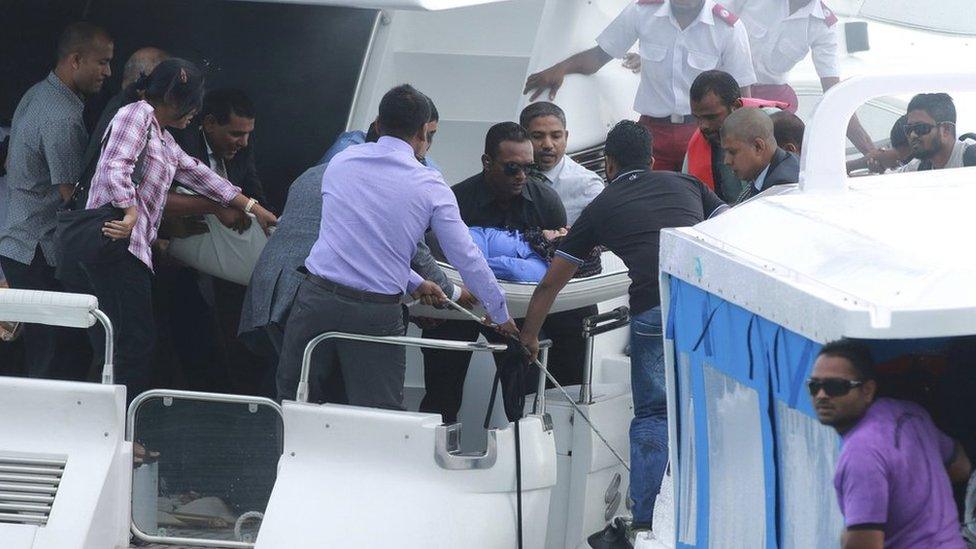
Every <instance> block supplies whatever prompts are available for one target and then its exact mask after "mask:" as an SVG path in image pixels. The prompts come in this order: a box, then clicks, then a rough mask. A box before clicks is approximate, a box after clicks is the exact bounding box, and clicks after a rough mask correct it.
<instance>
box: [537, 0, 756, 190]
mask: <svg viewBox="0 0 976 549" xmlns="http://www.w3.org/2000/svg"><path fill="white" fill-rule="evenodd" d="M596 42H597V46H595V47H593V48H590V49H588V50H586V51H584V52H581V53H577V54H576V55H573V56H572V57H569V58H567V59H565V60H563V61H560V62H559V63H556V64H555V65H553V66H552V67H549V68H548V69H546V70H544V71H541V72H537V73H535V74H532V75H530V76H529V78H528V80H527V81H526V83H525V89H524V93H529V92H532V91H534V93H533V94H532V97H531V98H532V99H533V100H534V99H535V98H536V97H538V96H539V95H541V94H542V92H543V91H545V90H547V89H548V90H550V91H549V99H550V100H551V99H554V98H555V96H556V92H557V91H558V90H559V88H560V86H562V83H563V79H564V78H565V77H566V75H569V74H593V73H595V72H596V71H598V70H600V68H601V67H603V66H604V65H606V64H607V62H608V61H610V59H612V58H614V57H616V58H618V59H622V58H624V57H625V56H626V55H627V52H628V50H629V49H630V47H631V46H633V45H634V42H639V46H638V49H639V51H640V58H641V67H640V73H641V82H640V87H638V88H637V98H636V99H635V101H634V110H636V111H637V112H639V113H640V114H641V117H640V120H639V122H640V123H641V124H642V125H644V126H645V127H646V128H647V129H648V130H650V131H651V133H653V134H654V148H655V150H654V157H655V160H654V169H655V170H671V171H680V170H681V163H682V160H683V159H684V156H685V151H686V150H687V148H688V141H689V140H690V139H691V136H692V134H693V133H694V131H695V119H694V117H692V115H691V105H690V104H689V98H688V90H689V89H690V88H691V83H692V81H693V80H694V79H695V77H696V76H698V75H699V74H701V73H702V72H704V71H707V70H710V69H720V70H723V71H726V72H728V73H729V74H731V75H732V77H733V78H735V80H736V81H737V82H738V83H739V85H740V86H742V88H743V90H742V95H743V96H746V97H748V96H749V95H750V93H749V86H750V85H751V84H753V83H755V81H756V73H755V71H754V69H753V66H752V56H751V53H750V49H749V37H748V35H747V34H746V28H745V26H744V25H743V24H742V22H741V21H739V18H738V17H737V16H736V15H735V14H734V13H732V12H731V11H729V10H728V9H727V8H725V7H724V6H722V5H721V4H717V3H715V1H714V0H637V1H636V2H631V3H630V4H628V5H627V7H626V8H624V10H623V11H622V12H621V13H620V15H618V16H617V18H616V19H614V20H613V22H612V23H610V25H609V26H607V28H606V29H605V30H604V31H603V32H602V33H600V36H598V37H597V39H596Z"/></svg>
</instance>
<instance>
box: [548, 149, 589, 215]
mask: <svg viewBox="0 0 976 549" xmlns="http://www.w3.org/2000/svg"><path fill="white" fill-rule="evenodd" d="M542 175H544V176H546V181H547V182H548V183H549V186H550V187H552V189H553V190H554V191H556V194H558V195H559V198H560V199H561V200H562V201H563V207H564V208H566V223H567V224H569V225H572V224H573V223H575V222H576V219H577V218H579V216H580V213H582V211H583V208H585V207H586V205H587V204H589V203H590V201H591V200H593V199H594V198H596V196H597V195H598V194H600V193H601V192H603V178H601V177H600V176H599V175H598V174H597V173H596V172H592V171H590V170H588V169H586V168H584V167H583V166H580V165H579V163H577V162H576V161H575V160H573V159H572V158H570V157H569V155H563V159H562V160H560V161H559V163H558V164H556V165H555V166H553V168H552V169H551V170H549V171H547V172H542Z"/></svg>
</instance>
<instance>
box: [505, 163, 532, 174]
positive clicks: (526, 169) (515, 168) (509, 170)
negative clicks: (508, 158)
mask: <svg viewBox="0 0 976 549" xmlns="http://www.w3.org/2000/svg"><path fill="white" fill-rule="evenodd" d="M538 169H539V167H538V165H536V164H519V163H518V162H506V163H504V164H502V171H503V172H504V173H505V175H507V176H508V177H515V176H516V175H518V173H519V172H522V173H524V174H525V175H529V173H531V172H534V171H536V170H538Z"/></svg>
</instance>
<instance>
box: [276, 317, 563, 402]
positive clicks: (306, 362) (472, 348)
mask: <svg viewBox="0 0 976 549" xmlns="http://www.w3.org/2000/svg"><path fill="white" fill-rule="evenodd" d="M327 339H345V340H349V341H363V342H367V343H381V344H384V345H399V346H401V347H416V348H425V349H441V350H444V351H468V352H487V353H503V352H505V351H506V350H508V345H505V344H503V343H488V342H486V341H452V340H448V339H425V338H420V337H406V336H371V335H362V334H348V333H344V332H326V333H324V334H319V335H317V336H315V337H314V338H312V340H311V341H309V342H308V345H306V346H305V353H304V354H303V355H302V371H301V375H300V377H299V381H298V391H297V393H296V395H295V400H296V401H297V402H308V378H309V375H310V371H311V368H312V352H313V351H315V347H316V346H317V345H318V344H319V343H321V342H323V341H325V340H327ZM551 345H552V342H551V341H549V340H545V341H542V342H540V343H539V348H540V349H541V352H540V353H539V359H540V361H541V362H542V363H543V364H546V363H547V360H548V357H547V355H548V350H549V347H550V346H551ZM545 388H546V376H544V375H540V376H539V387H538V388H537V390H536V400H535V410H536V413H538V414H540V415H542V414H545V411H546V402H545V398H546V397H545V394H546V390H545Z"/></svg>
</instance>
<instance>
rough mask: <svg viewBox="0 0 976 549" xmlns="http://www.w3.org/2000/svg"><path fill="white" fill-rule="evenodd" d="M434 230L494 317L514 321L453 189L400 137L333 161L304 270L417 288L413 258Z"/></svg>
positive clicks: (376, 286)
mask: <svg viewBox="0 0 976 549" xmlns="http://www.w3.org/2000/svg"><path fill="white" fill-rule="evenodd" d="M427 227H430V228H431V229H432V230H433V231H434V234H435V235H436V236H437V239H438V241H439V242H440V245H441V249H442V250H443V251H444V255H445V256H447V260H448V261H450V262H451V264H452V265H453V266H454V267H455V268H456V269H457V270H458V271H459V272H460V273H461V277H462V278H463V279H464V282H465V284H466V285H467V287H468V288H469V289H470V290H471V292H472V293H473V294H474V295H475V297H477V298H478V300H479V301H481V303H482V304H483V305H484V307H485V309H486V310H487V311H488V314H490V315H491V318H492V320H494V321H495V322H505V321H506V320H508V319H509V314H508V308H507V307H506V305H505V294H504V292H503V291H502V289H501V288H500V287H499V286H498V283H497V282H496V281H495V277H494V275H493V274H492V272H491V269H489V268H488V264H487V263H486V262H485V258H484V256H482V255H481V251H480V250H478V247H477V246H475V244H474V242H472V241H471V235H470V234H469V233H468V227H467V226H466V225H465V224H464V223H463V222H462V221H461V215H460V213H459V212H458V206H457V201H456V200H455V198H454V193H453V192H452V191H451V189H450V187H448V186H447V185H446V184H445V183H444V180H443V178H442V177H441V175H440V173H439V172H437V171H436V170H433V169H431V168H428V167H426V166H424V165H423V164H421V163H420V162H418V161H417V159H416V158H415V157H414V152H413V149H412V148H411V147H410V145H408V144H407V143H406V142H404V141H402V140H400V139H397V138H395V137H389V136H384V137H381V138H380V139H379V141H377V142H376V143H363V144H362V145H355V146H352V147H349V148H348V149H346V150H345V151H343V152H341V153H339V154H337V155H336V156H335V157H334V158H332V160H331V161H329V165H328V167H327V168H326V169H325V174H324V175H323V176H322V221H321V223H320V225H319V237H318V240H317V241H316V242H315V245H314V246H313V247H312V251H311V252H310V253H309V256H308V258H307V259H306V260H305V268H307V269H308V270H309V272H310V273H312V274H314V275H316V276H319V277H322V278H326V279H328V280H331V281H333V282H335V283H337V284H342V285H344V286H348V287H350V288H356V289H358V290H364V291H369V292H376V293H381V294H398V293H403V292H404V290H413V289H415V288H416V287H417V285H419V284H420V283H421V282H423V278H422V277H421V276H420V275H418V274H417V273H415V272H413V271H412V270H411V269H410V259H411V258H412V257H413V255H414V253H415V252H416V250H417V242H419V241H420V239H421V238H422V237H423V234H424V232H425V231H426V230H427Z"/></svg>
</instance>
